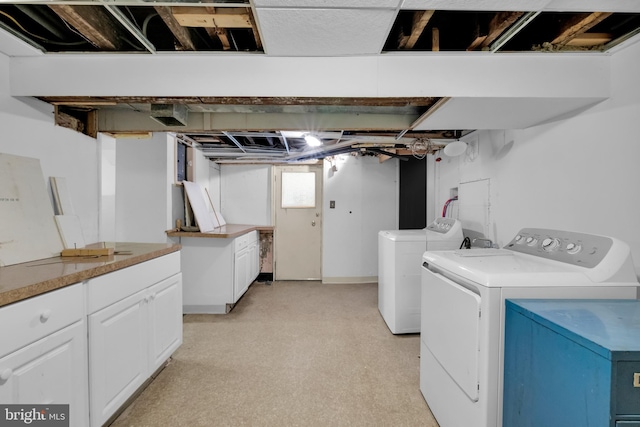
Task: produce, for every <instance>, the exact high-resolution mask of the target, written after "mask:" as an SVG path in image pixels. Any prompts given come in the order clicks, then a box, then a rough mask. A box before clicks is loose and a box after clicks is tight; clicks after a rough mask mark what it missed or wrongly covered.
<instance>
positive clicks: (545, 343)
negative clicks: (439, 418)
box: [503, 299, 640, 427]
mask: <svg viewBox="0 0 640 427" xmlns="http://www.w3.org/2000/svg"><path fill="white" fill-rule="evenodd" d="M505 316H506V319H505V351H504V393H503V426H504V427H540V426H549V427H552V426H562V427H585V426H597V427H606V426H610V427H640V301H637V300H542V299H540V300H535V299H534V300H524V299H522V300H507V301H506V314H505Z"/></svg>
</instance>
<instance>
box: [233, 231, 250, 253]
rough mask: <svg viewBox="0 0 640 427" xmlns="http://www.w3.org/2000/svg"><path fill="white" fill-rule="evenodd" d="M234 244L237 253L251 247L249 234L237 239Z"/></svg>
mask: <svg viewBox="0 0 640 427" xmlns="http://www.w3.org/2000/svg"><path fill="white" fill-rule="evenodd" d="M234 243H235V251H236V252H238V251H240V250H242V249H244V248H246V247H247V246H248V245H249V234H243V235H242V236H238V237H236V240H235V242H234Z"/></svg>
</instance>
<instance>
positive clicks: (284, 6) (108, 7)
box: [0, 0, 640, 56]
mask: <svg viewBox="0 0 640 427" xmlns="http://www.w3.org/2000/svg"><path fill="white" fill-rule="evenodd" d="M253 3H254V4H251V3H250V2H249V1H243V0H219V1H216V2H189V1H181V0H179V1H165V2H148V1H144V0H137V1H136V0H133V1H131V0H111V1H101V0H95V1H79V0H65V1H59V0H58V1H56V0H52V1H46V2H44V1H43V2H38V1H23V2H12V3H3V4H0V27H1V28H3V29H4V30H6V31H8V32H10V33H12V34H14V35H16V36H17V37H19V38H20V39H22V40H24V41H26V42H27V43H29V44H30V45H32V46H34V47H36V48H37V49H39V50H41V51H42V52H46V53H53V52H127V53H151V54H153V53H156V52H170V51H197V52H212V51H213V52H215V51H236V52H256V53H265V52H266V53H267V54H269V55H276V56H300V55H303V56H309V55H311V56H323V55H332V56H336V55H337V56H340V55H369V54H379V53H384V52H394V51H454V52H462V51H474V50H491V51H493V52H532V51H565V52H566V51H584V50H593V51H597V52H602V51H606V50H608V49H610V48H611V47H613V46H615V45H617V44H618V43H620V42H622V41H624V40H626V39H627V38H628V37H630V36H631V35H634V34H637V33H638V31H639V29H640V14H639V13H623V12H607V11H588V10H585V11H580V12H576V11H571V12H555V11H544V10H543V11H540V10H521V11H511V10H508V11H499V10H498V11H473V10H404V9H399V7H398V3H399V2H398V1H397V0H378V1H375V2H370V4H364V5H361V4H360V3H361V2H354V5H353V6H352V5H349V6H348V7H347V6H331V5H330V4H331V3H333V2H328V3H327V2H323V3H322V4H323V5H325V4H329V5H330V6H329V7H317V6H314V5H317V4H318V2H313V1H300V2H297V3H299V4H300V5H301V6H298V7H290V6H288V3H287V2H279V1H275V2H274V1H267V0H255V1H254V2H253ZM263 40H264V46H263Z"/></svg>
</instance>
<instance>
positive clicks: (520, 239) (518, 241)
mask: <svg viewBox="0 0 640 427" xmlns="http://www.w3.org/2000/svg"><path fill="white" fill-rule="evenodd" d="M515 241H516V243H522V236H521V235H519V234H518V235H517V236H516V238H515Z"/></svg>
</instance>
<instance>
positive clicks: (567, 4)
mask: <svg viewBox="0 0 640 427" xmlns="http://www.w3.org/2000/svg"><path fill="white" fill-rule="evenodd" d="M545 10H549V11H557V12H584V11H585V10H588V11H594V12H636V13H637V12H640V2H639V1H638V0H609V1H602V0H551V1H549V4H548V5H547V6H546V7H545Z"/></svg>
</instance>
